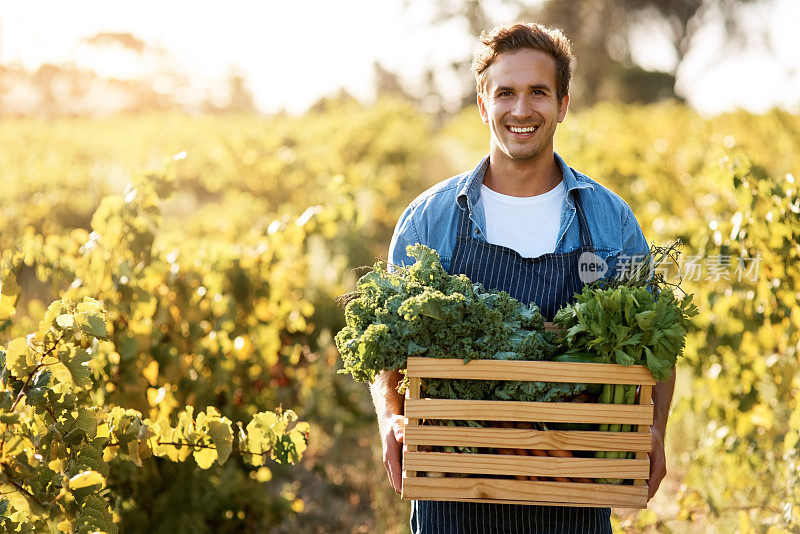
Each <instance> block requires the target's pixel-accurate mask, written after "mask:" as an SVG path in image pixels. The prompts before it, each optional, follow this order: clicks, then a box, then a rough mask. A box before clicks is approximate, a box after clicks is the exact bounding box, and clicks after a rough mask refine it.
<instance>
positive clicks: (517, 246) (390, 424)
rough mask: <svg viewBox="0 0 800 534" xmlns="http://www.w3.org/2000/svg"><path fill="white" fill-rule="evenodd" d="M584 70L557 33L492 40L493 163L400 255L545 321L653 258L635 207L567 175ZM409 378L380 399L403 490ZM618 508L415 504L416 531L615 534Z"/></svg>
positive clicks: (480, 82) (654, 459) (446, 191)
mask: <svg viewBox="0 0 800 534" xmlns="http://www.w3.org/2000/svg"><path fill="white" fill-rule="evenodd" d="M573 63H574V59H573V57H572V52H571V45H570V42H569V41H568V40H567V39H566V37H564V35H563V34H562V33H561V32H560V31H559V30H555V29H550V28H545V27H543V26H540V25H537V24H512V25H505V26H501V27H498V28H495V29H494V30H492V31H491V32H488V33H487V32H484V33H483V34H482V35H481V38H480V44H479V48H478V50H477V51H476V53H475V57H474V58H473V63H472V70H473V73H474V74H475V78H476V82H477V93H478V95H477V100H478V110H479V112H480V115H481V118H482V119H483V122H484V123H485V124H487V125H488V126H489V132H490V152H489V155H488V156H487V157H486V158H484V159H483V161H481V162H480V164H478V166H477V167H476V168H475V169H473V170H472V171H469V172H466V173H463V174H460V175H458V176H454V177H452V178H450V179H448V180H445V181H443V182H441V183H439V184H437V185H436V186H434V187H432V188H431V189H429V190H428V191H426V192H424V193H423V194H422V195H420V196H419V197H418V198H417V199H416V200H414V201H413V202H412V203H411V204H410V205H409V207H408V208H407V209H406V210H405V212H404V213H403V214H402V216H401V217H400V220H399V221H398V223H397V227H396V228H395V232H394V236H393V237H392V242H391V246H390V250H389V254H390V260H391V261H392V263H394V264H396V265H401V264H406V265H410V264H411V263H413V260H412V259H411V258H409V257H408V256H407V255H406V246H407V245H410V244H414V243H423V244H425V245H428V246H429V247H431V248H433V249H435V250H437V251H438V252H439V255H440V257H441V260H442V264H443V266H444V267H445V268H446V269H447V270H448V271H449V272H450V273H452V274H459V273H463V274H466V275H467V276H468V277H469V278H470V279H471V280H473V281H475V282H482V283H483V284H484V285H485V286H487V287H488V288H492V289H502V290H505V291H507V292H509V293H510V294H511V295H512V296H514V297H515V298H517V299H518V300H521V301H523V302H526V303H528V302H535V303H536V304H537V305H538V306H539V309H540V310H541V311H542V314H543V315H544V316H545V318H546V319H548V320H552V318H553V315H554V314H555V312H556V310H557V309H558V308H559V307H561V306H562V305H564V304H565V303H567V302H568V301H569V300H570V298H571V296H572V295H573V293H575V292H579V291H580V289H581V287H582V285H583V284H584V282H586V281H591V280H586V278H585V276H583V274H582V272H581V266H582V265H583V263H585V261H587V258H589V260H590V261H601V262H607V264H606V265H613V264H614V262H615V260H616V259H617V258H618V257H620V256H631V257H632V256H635V255H638V254H644V253H646V252H647V251H648V246H647V242H646V241H645V238H644V235H643V234H642V231H641V229H640V228H639V225H638V223H637V222H636V219H635V217H634V215H633V213H632V212H631V209H630V208H629V207H628V205H627V204H626V203H625V202H624V201H623V200H622V199H621V198H620V197H618V196H617V195H616V194H614V193H613V192H611V191H610V190H608V189H606V188H605V187H603V186H602V185H600V184H598V183H597V182H595V181H594V180H591V179H590V178H588V177H587V176H585V175H583V174H581V173H580V172H577V171H575V170H573V169H571V168H570V167H568V166H567V165H566V164H565V163H564V161H563V160H562V159H561V158H560V157H559V156H558V155H557V154H555V152H554V149H553V135H554V133H555V130H556V126H557V125H558V123H560V122H562V121H563V120H564V118H565V117H566V114H567V107H568V105H569V81H570V77H571V74H572V66H573ZM399 378H400V375H399V373H397V372H394V373H384V374H382V375H381V376H379V377H378V379H377V380H376V381H375V384H373V386H372V388H371V390H372V397H373V401H374V403H375V408H376V412H377V414H378V422H379V426H380V432H381V438H382V441H383V458H384V465H385V466H386V470H387V472H388V475H389V479H390V481H391V484H392V487H393V488H394V489H395V491H397V492H400V491H401V484H402V475H401V472H402V471H401V470H402V467H401V457H402V452H401V451H402V445H401V444H402V441H403V428H402V413H403V398H402V397H401V396H400V395H399V394H398V393H397V391H396V386H397V383H398V380H399ZM673 388H674V376H673V378H672V379H671V380H670V381H668V382H665V383H659V384H657V385H656V386H655V387H654V390H653V403H654V407H655V420H654V425H653V429H652V430H653V452H652V453H651V468H650V480H649V493H650V495H649V496H650V497H652V495H653V494H654V493H655V492H656V490H657V489H658V486H659V484H660V482H661V480H662V479H663V478H664V475H665V474H666V466H665V457H664V429H665V427H666V421H667V414H668V411H669V405H670V402H671V399H672V391H673ZM610 513H611V512H610V509H608V508H571V507H551V506H521V505H500V504H477V503H458V502H435V501H415V502H414V503H413V505H412V515H411V528H412V531H413V532H415V533H427V532H500V531H502V530H501V529H502V528H507V527H504V525H505V526H507V525H509V524H512V525H515V528H512V529H510V530H507V531H508V532H559V533H561V532H611V524H610Z"/></svg>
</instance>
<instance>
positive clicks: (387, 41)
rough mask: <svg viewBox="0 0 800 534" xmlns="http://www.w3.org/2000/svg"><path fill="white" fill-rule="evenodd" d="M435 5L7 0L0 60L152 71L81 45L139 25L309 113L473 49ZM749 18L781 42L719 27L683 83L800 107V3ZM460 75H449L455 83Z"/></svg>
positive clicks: (728, 104)
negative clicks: (725, 36) (383, 75)
mask: <svg viewBox="0 0 800 534" xmlns="http://www.w3.org/2000/svg"><path fill="white" fill-rule="evenodd" d="M428 5H429V3H428V2H426V1H425V0H407V1H406V2H405V3H404V2H403V0H381V1H375V0H372V1H370V0H338V1H336V2H331V1H322V0H320V1H305V2H302V1H301V2H277V1H273V0H261V1H255V0H253V1H245V0H229V1H228V2H225V3H224V4H223V3H218V2H217V3H203V2H188V1H183V0H181V1H163V0H162V1H159V2H156V1H154V0H139V1H137V2H108V1H107V0H106V1H99V0H76V1H72V2H57V1H42V0H27V1H25V2H10V1H5V2H0V63H2V64H5V65H12V64H17V65H22V66H24V67H25V68H28V69H36V68H37V67H38V66H39V65H40V64H41V63H65V62H70V63H74V64H76V65H78V66H79V67H83V68H91V69H93V70H95V71H96V72H98V73H100V74H103V75H109V76H115V77H120V78H126V77H134V76H137V75H143V74H147V73H149V72H152V70H153V68H154V67H153V63H154V62H153V61H148V62H144V61H142V60H141V59H138V58H135V57H134V56H133V55H132V54H128V55H125V54H121V53H119V52H114V53H107V54H105V55H103V54H101V53H98V52H97V51H96V50H93V49H92V48H91V47H89V46H87V45H85V44H81V40H82V39H83V38H86V37H89V36H92V35H95V34H97V33H99V32H119V33H122V32H130V33H133V34H134V35H136V36H138V37H140V38H141V39H142V40H144V41H145V42H146V43H147V44H148V45H151V46H153V47H154V48H160V49H163V50H164V51H165V55H164V56H162V58H161V60H160V61H161V64H162V65H168V66H169V67H170V68H174V69H177V70H178V71H180V72H183V73H185V74H187V75H188V76H191V77H192V78H193V79H194V80H195V83H196V84H197V86H198V87H200V86H207V85H211V84H214V83H217V84H219V81H220V80H222V79H224V78H225V76H226V75H227V74H228V73H230V72H231V71H232V69H236V70H237V71H238V72H240V73H241V74H242V75H243V76H244V77H245V78H246V79H247V83H248V86H249V88H250V90H251V91H252V92H253V94H254V96H255V99H256V104H257V105H258V107H259V108H260V109H261V110H263V111H266V112H273V111H278V110H281V109H285V110H287V111H290V112H302V111H303V110H304V109H305V108H306V107H307V106H308V105H310V104H311V103H313V102H314V101H316V100H317V99H318V98H319V97H320V96H322V95H325V94H330V93H332V92H334V91H335V90H336V89H337V88H339V87H342V86H344V87H346V88H347V89H348V90H349V91H350V92H351V93H353V94H354V95H356V96H357V97H360V98H363V99H369V98H370V97H371V96H372V81H373V78H372V64H373V62H374V61H376V60H377V61H380V62H381V63H382V64H383V65H384V66H385V67H386V68H388V69H390V70H393V71H396V72H399V73H400V74H401V75H402V76H403V77H404V79H405V80H408V86H409V88H410V89H412V90H413V89H414V84H415V83H418V82H419V79H420V77H421V75H422V73H423V71H424V70H425V68H426V67H428V66H439V67H443V66H445V65H448V64H449V63H450V62H451V61H453V60H455V59H460V58H463V57H465V56H469V54H470V53H471V51H472V48H473V40H472V38H471V37H470V36H469V35H468V34H467V32H466V30H465V27H464V26H463V25H461V24H459V23H458V22H455V21H454V22H449V23H444V24H437V25H435V26H431V25H430V24H429V21H430V13H429V7H428ZM490 5H491V3H490ZM492 14H493V16H494V17H495V18H496V19H497V21H501V20H502V19H503V17H504V16H508V14H507V13H506V12H503V10H502V9H500V8H497V9H495V10H493V11H492ZM748 19H749V20H751V21H752V24H753V25H754V27H757V28H759V27H767V28H769V36H770V39H771V41H772V50H771V51H766V50H763V49H752V50H746V51H738V52H736V53H731V52H728V53H726V54H722V58H721V59H718V57H719V55H720V54H719V42H720V40H721V30H719V29H717V30H715V29H709V30H707V31H705V32H704V33H703V34H702V35H701V36H700V44H701V46H698V47H697V49H696V50H695V51H694V52H693V53H692V55H691V56H690V57H689V58H688V60H687V62H686V63H685V64H684V65H683V66H682V69H681V71H680V72H679V77H678V84H679V88H680V89H682V90H683V92H684V93H685V94H686V95H687V96H688V99H689V102H690V103H691V104H692V105H693V106H695V107H696V108H697V109H699V110H701V111H703V112H707V113H715V112H719V111H725V110H730V109H734V108H737V107H742V108H745V109H749V110H751V111H755V112H761V111H764V110H766V109H769V108H770V107H773V106H783V107H788V108H789V109H792V110H794V111H798V110H800V31H798V28H799V27H800V2H799V1H797V0H776V1H775V2H774V3H773V5H772V7H771V8H770V9H769V10H765V9H753V10H752V12H751V13H750V14H749V16H748ZM657 34H658V32H657V31H651V29H647V30H644V31H642V32H639V33H638V34H637V35H635V36H634V38H635V39H634V42H635V44H636V49H635V57H636V59H637V60H638V61H639V62H640V63H641V64H642V65H643V66H645V67H650V68H658V67H664V66H668V65H669V64H670V62H671V61H673V58H672V56H671V55H670V53H669V50H668V48H667V47H666V46H665V45H664V43H663V42H660V41H659V40H658V38H657V37H656V38H654V35H656V36H657ZM151 57H152V56H151ZM579 68H580V67H579ZM148 69H150V70H148ZM451 83H454V82H452V80H451V81H450V82H448V80H447V79H445V80H444V82H443V87H442V89H443V90H444V92H445V94H447V92H448V91H450V90H452V88H453V87H454V86H453V85H450V84H451Z"/></svg>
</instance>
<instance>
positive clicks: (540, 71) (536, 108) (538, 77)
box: [478, 49, 569, 161]
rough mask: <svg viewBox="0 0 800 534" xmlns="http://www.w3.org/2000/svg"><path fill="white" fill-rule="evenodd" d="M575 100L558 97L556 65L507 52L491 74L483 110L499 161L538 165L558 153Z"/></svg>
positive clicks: (527, 53) (544, 57)
mask: <svg viewBox="0 0 800 534" xmlns="http://www.w3.org/2000/svg"><path fill="white" fill-rule="evenodd" d="M568 104H569V96H568V95H565V96H564V98H562V100H561V102H559V101H558V98H557V96H556V63H555V60H554V59H553V58H552V57H551V56H550V55H549V54H547V53H545V52H541V51H539V50H533V49H523V50H515V51H513V52H505V53H502V54H500V55H499V56H497V58H496V59H495V60H494V61H493V62H492V64H491V65H489V67H488V69H487V77H486V88H485V93H484V94H479V95H478V109H479V110H480V113H481V118H482V119H483V122H484V124H488V125H489V130H490V131H491V143H492V151H491V156H492V157H494V158H503V157H506V158H508V159H510V160H517V161H521V160H533V159H535V158H537V157H538V156H539V155H541V154H542V153H543V152H544V151H546V150H547V149H548V148H549V149H550V150H552V148H553V135H554V134H555V131H556V125H557V124H558V123H559V122H561V121H563V120H564V117H565V116H566V115H567V105H568Z"/></svg>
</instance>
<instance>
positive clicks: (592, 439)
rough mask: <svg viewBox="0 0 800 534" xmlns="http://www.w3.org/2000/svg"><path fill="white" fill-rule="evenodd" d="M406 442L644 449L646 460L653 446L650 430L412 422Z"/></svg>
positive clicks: (476, 445) (534, 447)
mask: <svg viewBox="0 0 800 534" xmlns="http://www.w3.org/2000/svg"><path fill="white" fill-rule="evenodd" d="M405 442H406V443H410V444H414V445H440V446H446V445H452V446H454V447H496V448H505V449H545V450H553V449H560V450H566V451H641V452H642V453H644V458H645V459H646V458H647V451H649V450H650V447H651V445H652V439H651V436H650V433H649V432H646V433H640V432H616V433H611V432H600V431H590V430H527V429H518V428H469V427H452V426H435V425H431V426H428V425H411V424H409V425H408V426H406V429H405Z"/></svg>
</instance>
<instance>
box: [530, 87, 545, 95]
mask: <svg viewBox="0 0 800 534" xmlns="http://www.w3.org/2000/svg"><path fill="white" fill-rule="evenodd" d="M532 92H533V94H535V95H536V96H543V95H544V91H542V90H541V89H534V90H533V91H532Z"/></svg>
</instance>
